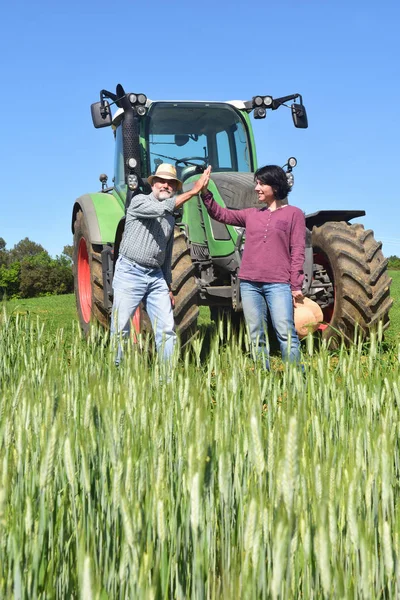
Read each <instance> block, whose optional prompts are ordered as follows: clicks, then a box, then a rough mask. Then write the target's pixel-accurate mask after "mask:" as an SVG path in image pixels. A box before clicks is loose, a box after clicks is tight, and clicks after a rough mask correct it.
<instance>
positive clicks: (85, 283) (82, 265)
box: [78, 238, 92, 323]
mask: <svg viewBox="0 0 400 600" xmlns="http://www.w3.org/2000/svg"><path fill="white" fill-rule="evenodd" d="M78 291H79V303H80V306H81V313H82V318H83V320H84V321H85V323H89V321H90V315H91V313H92V285H91V281H90V264H89V254H88V250H87V243H86V240H85V238H81V239H80V242H79V248H78Z"/></svg>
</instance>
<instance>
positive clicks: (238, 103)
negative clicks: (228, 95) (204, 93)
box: [112, 99, 248, 127]
mask: <svg viewBox="0 0 400 600" xmlns="http://www.w3.org/2000/svg"><path fill="white" fill-rule="evenodd" d="M161 102H163V103H168V104H202V105H205V104H230V105H231V106H233V107H234V108H236V109H237V110H248V106H246V103H245V102H243V100H227V101H222V102H220V101H218V100H149V99H147V102H146V108H149V107H150V106H151V105H152V104H158V103H161ZM123 112H124V109H123V108H118V109H117V110H116V112H115V114H114V116H113V120H112V125H113V127H118V125H119V124H120V122H121V118H122V115H123Z"/></svg>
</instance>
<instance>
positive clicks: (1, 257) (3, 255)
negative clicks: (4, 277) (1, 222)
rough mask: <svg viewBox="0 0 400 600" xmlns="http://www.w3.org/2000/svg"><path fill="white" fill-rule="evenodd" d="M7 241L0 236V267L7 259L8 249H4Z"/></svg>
mask: <svg viewBox="0 0 400 600" xmlns="http://www.w3.org/2000/svg"><path fill="white" fill-rule="evenodd" d="M6 246H7V242H6V241H5V239H4V238H2V237H0V267H1V266H2V265H6V264H7V261H8V251H7V250H6Z"/></svg>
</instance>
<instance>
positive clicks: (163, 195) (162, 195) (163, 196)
mask: <svg viewBox="0 0 400 600" xmlns="http://www.w3.org/2000/svg"><path fill="white" fill-rule="evenodd" d="M154 195H155V197H156V198H157V200H167V199H168V198H172V196H173V195H174V192H169V191H168V190H161V191H157V192H155V193H154Z"/></svg>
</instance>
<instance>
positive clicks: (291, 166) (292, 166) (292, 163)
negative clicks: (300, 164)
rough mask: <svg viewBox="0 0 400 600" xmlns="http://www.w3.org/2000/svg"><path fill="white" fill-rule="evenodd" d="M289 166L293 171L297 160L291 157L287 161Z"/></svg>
mask: <svg viewBox="0 0 400 600" xmlns="http://www.w3.org/2000/svg"><path fill="white" fill-rule="evenodd" d="M287 164H288V165H289V167H290V168H291V169H293V168H294V167H295V166H296V165H297V159H296V158H295V157H294V156H291V157H290V158H289V160H288V161H287Z"/></svg>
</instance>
